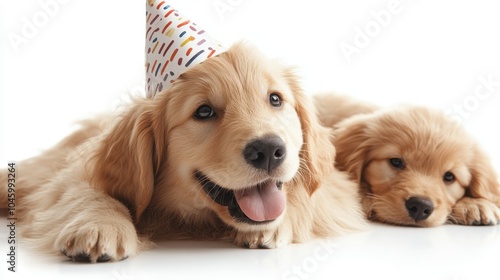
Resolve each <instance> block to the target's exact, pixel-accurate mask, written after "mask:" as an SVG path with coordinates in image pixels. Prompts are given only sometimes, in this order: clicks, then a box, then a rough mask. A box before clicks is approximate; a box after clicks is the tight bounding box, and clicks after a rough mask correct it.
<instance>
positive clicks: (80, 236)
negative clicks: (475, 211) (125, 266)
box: [23, 180, 140, 262]
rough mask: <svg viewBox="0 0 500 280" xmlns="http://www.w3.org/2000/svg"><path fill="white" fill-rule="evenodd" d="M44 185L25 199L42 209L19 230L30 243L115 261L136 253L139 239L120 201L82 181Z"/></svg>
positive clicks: (80, 257) (75, 255) (71, 255)
mask: <svg viewBox="0 0 500 280" xmlns="http://www.w3.org/2000/svg"><path fill="white" fill-rule="evenodd" d="M61 183H64V185H68V184H69V185H70V187H64V185H63V184H61ZM45 187H46V188H47V190H48V191H45V192H39V193H37V194H36V197H35V196H32V197H27V199H26V201H25V202H26V203H28V204H29V206H31V207H33V209H39V210H41V209H44V210H42V211H31V212H30V213H29V215H28V216H27V218H28V221H30V223H29V225H27V226H26V227H27V229H26V231H25V232H23V233H24V236H25V237H27V238H29V240H30V241H32V242H33V245H35V246H37V247H39V248H40V247H41V248H40V249H44V250H48V251H51V252H53V253H58V252H61V253H63V254H64V255H66V256H68V257H69V258H71V259H73V260H75V261H89V262H102V261H109V260H111V261H119V260H122V259H125V258H127V257H129V256H133V255H135V254H137V251H138V248H139V245H140V242H139V239H138V236H137V232H136V229H135V227H134V225H133V223H132V218H131V216H130V213H129V211H128V209H127V208H126V207H125V206H124V205H123V204H122V203H120V202H119V201H117V200H115V199H114V198H112V197H110V196H108V195H107V194H105V193H104V192H102V191H99V190H95V189H92V188H90V187H89V186H88V185H87V184H86V183H84V182H64V181H63V180H62V181H59V182H51V183H49V184H48V185H46V186H45ZM63 188H64V190H63V191H61V190H62V189H63ZM45 209H46V210H45Z"/></svg>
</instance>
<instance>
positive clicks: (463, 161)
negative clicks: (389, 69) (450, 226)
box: [315, 94, 500, 227]
mask: <svg viewBox="0 0 500 280" xmlns="http://www.w3.org/2000/svg"><path fill="white" fill-rule="evenodd" d="M315 101H316V105H317V108H318V113H319V116H320V119H321V121H322V122H323V123H324V124H325V125H327V126H331V127H333V128H334V140H333V142H334V144H335V147H336V149H337V157H336V166H337V167H338V168H339V169H341V170H345V171H348V172H349V173H350V175H351V177H352V178H353V179H354V180H356V181H357V182H358V183H359V185H360V192H361V196H362V204H363V208H364V210H365V211H366V214H367V216H368V218H370V219H372V220H378V221H381V222H386V223H390V224H398V225H408V226H422V227H430V226H437V225H441V224H444V223H445V222H447V221H450V222H452V223H457V224H463V225H495V224H498V223H499V220H500V210H499V206H500V187H499V181H498V177H497V175H496V174H495V171H494V169H493V167H492V165H491V163H490V162H489V160H488V158H487V156H486V155H485V153H484V152H483V151H482V150H481V149H480V147H479V146H478V144H477V143H476V142H475V141H474V140H473V139H472V138H471V137H470V136H469V135H468V133H467V132H466V131H465V129H464V128H463V127H461V126H460V125H459V124H458V123H456V122H454V121H453V120H451V119H450V118H448V117H446V116H445V115H444V114H443V113H441V112H438V111H434V110H431V109H428V108H423V107H412V106H408V107H400V108H398V109H392V110H379V109H377V108H376V107H375V106H373V105H370V104H364V103H361V102H356V101H354V100H352V99H347V98H345V97H342V96H337V95H333V94H325V95H317V96H315ZM338 108H340V109H338Z"/></svg>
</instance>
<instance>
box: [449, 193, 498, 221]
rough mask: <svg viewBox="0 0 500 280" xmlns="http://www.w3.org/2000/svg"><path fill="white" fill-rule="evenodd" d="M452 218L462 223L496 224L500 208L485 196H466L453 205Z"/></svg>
mask: <svg viewBox="0 0 500 280" xmlns="http://www.w3.org/2000/svg"><path fill="white" fill-rule="evenodd" d="M450 220H451V221H452V222H453V223H456V224H461V225H496V224H498V223H499V222H500V209H499V208H498V207H497V206H496V205H495V204H493V203H492V202H490V201H488V200H486V199H484V198H472V197H464V198H462V199H460V200H459V201H458V202H457V203H456V204H455V206H454V207H453V210H452V213H451V216H450Z"/></svg>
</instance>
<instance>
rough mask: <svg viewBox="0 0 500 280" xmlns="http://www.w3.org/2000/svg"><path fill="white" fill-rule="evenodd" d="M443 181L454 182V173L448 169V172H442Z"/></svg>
mask: <svg viewBox="0 0 500 280" xmlns="http://www.w3.org/2000/svg"><path fill="white" fill-rule="evenodd" d="M443 181H445V183H453V182H455V175H454V174H453V173H451V172H450V171H448V172H446V173H444V175H443Z"/></svg>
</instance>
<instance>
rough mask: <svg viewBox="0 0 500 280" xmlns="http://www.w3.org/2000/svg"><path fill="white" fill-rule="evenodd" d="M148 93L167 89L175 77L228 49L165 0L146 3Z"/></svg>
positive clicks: (149, 0)
mask: <svg viewBox="0 0 500 280" xmlns="http://www.w3.org/2000/svg"><path fill="white" fill-rule="evenodd" d="M146 22H147V24H146V93H147V96H148V97H153V96H155V95H156V94H157V93H158V92H161V91H163V90H166V89H168V88H169V87H170V84H171V83H173V82H174V80H175V78H176V77H178V76H179V75H180V74H182V73H183V72H184V71H186V69H187V68H188V67H190V66H193V65H196V64H198V63H200V62H202V61H204V60H205V59H207V58H210V57H212V56H214V55H215V54H216V53H220V52H222V51H224V48H223V47H222V46H221V45H220V44H218V43H217V42H214V41H213V40H211V39H210V38H209V36H208V35H207V33H206V32H205V31H204V30H203V29H201V28H200V27H198V26H197V25H196V24H195V23H194V22H192V21H191V20H188V19H186V18H183V17H182V16H181V15H180V14H179V12H178V11H177V10H175V9H174V8H173V7H171V6H170V5H168V4H166V3H165V1H161V0H148V1H147V4H146Z"/></svg>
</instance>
